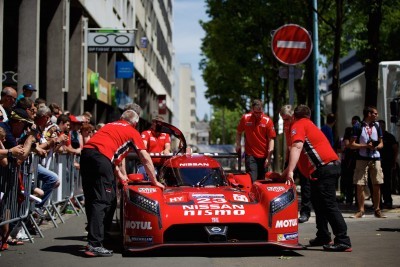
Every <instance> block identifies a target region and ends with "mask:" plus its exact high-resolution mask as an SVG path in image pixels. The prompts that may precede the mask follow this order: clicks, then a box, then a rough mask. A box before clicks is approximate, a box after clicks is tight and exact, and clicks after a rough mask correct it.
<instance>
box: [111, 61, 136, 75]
mask: <svg viewBox="0 0 400 267" xmlns="http://www.w3.org/2000/svg"><path fill="white" fill-rule="evenodd" d="M133 71H134V67H133V62H130V61H117V62H115V78H116V79H131V78H133Z"/></svg>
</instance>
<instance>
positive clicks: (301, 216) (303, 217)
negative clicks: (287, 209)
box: [299, 214, 310, 223]
mask: <svg viewBox="0 0 400 267" xmlns="http://www.w3.org/2000/svg"><path fill="white" fill-rule="evenodd" d="M309 218H310V216H307V215H305V214H303V215H300V217H299V223H305V222H307V221H308V219H309Z"/></svg>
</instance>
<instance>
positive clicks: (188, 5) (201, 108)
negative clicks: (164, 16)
mask: <svg viewBox="0 0 400 267" xmlns="http://www.w3.org/2000/svg"><path fill="white" fill-rule="evenodd" d="M205 10H206V9H205V3H204V1H202V0H175V1H174V3H173V23H174V26H173V36H172V38H173V45H174V48H175V54H176V57H177V59H178V62H179V63H180V64H190V65H191V69H192V77H193V80H194V82H195V85H196V93H197V99H196V104H197V110H196V113H197V117H198V118H199V119H200V120H202V119H203V118H204V115H205V114H207V115H208V118H209V119H210V105H209V104H208V102H207V100H206V99H205V97H204V92H205V90H206V87H205V84H204V81H203V78H202V77H201V71H200V70H199V63H200V60H201V56H200V54H201V50H200V46H201V39H202V38H203V37H204V35H205V33H204V31H203V29H202V28H201V26H200V24H199V21H200V20H203V21H207V20H208V18H207V14H206V13H205Z"/></svg>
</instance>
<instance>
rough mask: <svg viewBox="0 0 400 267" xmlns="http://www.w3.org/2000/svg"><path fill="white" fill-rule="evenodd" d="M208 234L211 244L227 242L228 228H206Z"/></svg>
mask: <svg viewBox="0 0 400 267" xmlns="http://www.w3.org/2000/svg"><path fill="white" fill-rule="evenodd" d="M204 229H206V231H207V234H208V242H210V243H216V242H217V243H219V242H226V241H227V240H228V239H227V236H226V234H227V232H228V226H204Z"/></svg>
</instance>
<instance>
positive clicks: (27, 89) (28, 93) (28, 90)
mask: <svg viewBox="0 0 400 267" xmlns="http://www.w3.org/2000/svg"><path fill="white" fill-rule="evenodd" d="M36 91H37V90H36V88H35V86H33V85H32V84H25V85H24V86H22V94H20V95H19V96H18V97H17V100H16V101H17V102H18V101H20V100H21V99H22V98H25V97H26V98H30V97H32V95H33V93H34V92H36Z"/></svg>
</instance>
